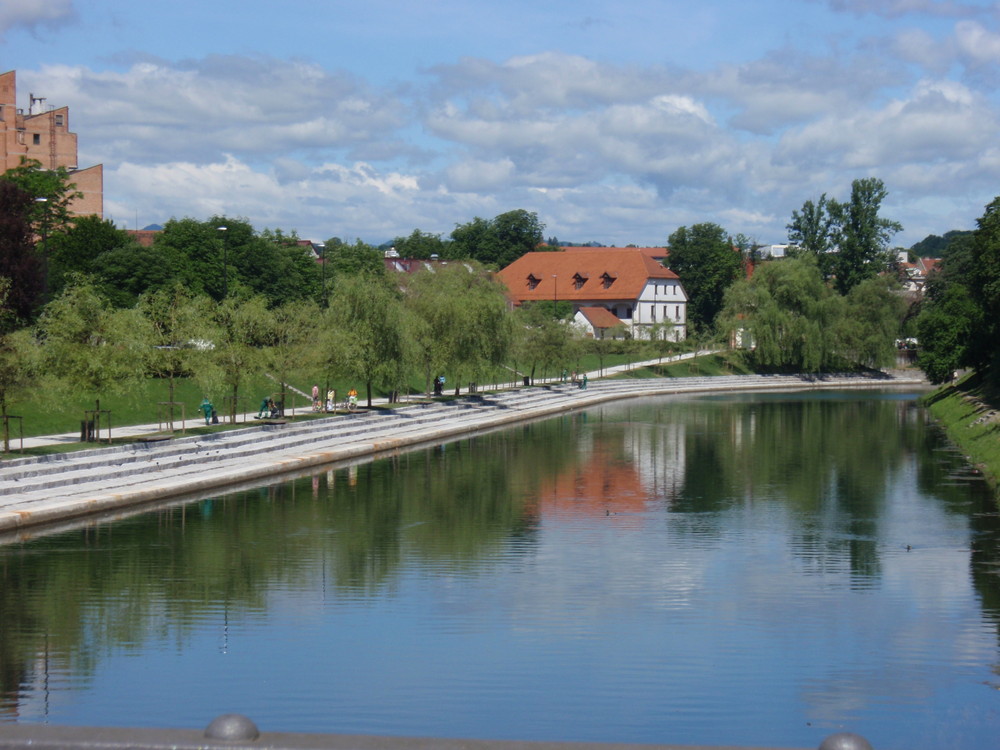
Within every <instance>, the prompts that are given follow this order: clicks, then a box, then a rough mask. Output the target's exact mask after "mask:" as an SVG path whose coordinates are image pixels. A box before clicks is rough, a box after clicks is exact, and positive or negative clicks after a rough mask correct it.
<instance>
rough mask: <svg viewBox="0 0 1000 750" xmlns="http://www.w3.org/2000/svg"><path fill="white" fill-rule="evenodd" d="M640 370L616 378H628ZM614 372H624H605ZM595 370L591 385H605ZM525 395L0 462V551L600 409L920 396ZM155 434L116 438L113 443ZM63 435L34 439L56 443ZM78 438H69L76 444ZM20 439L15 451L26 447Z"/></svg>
mask: <svg viewBox="0 0 1000 750" xmlns="http://www.w3.org/2000/svg"><path fill="white" fill-rule="evenodd" d="M639 366H641V364H636V365H630V366H627V367H639ZM616 369H625V368H624V367H623V368H616ZM613 372H614V370H606V371H605V372H604V373H602V374H603V375H608V374H613ZM595 375H597V373H589V374H588V378H589V383H588V387H587V388H586V389H582V388H579V387H578V386H577V385H575V384H571V383H565V384H562V383H555V384H550V385H542V386H537V385H536V386H528V387H521V388H515V389H510V390H501V391H489V392H485V393H478V394H472V395H468V396H464V397H462V398H459V399H454V400H450V399H449V400H434V401H429V402H421V403H419V404H413V405H408V406H407V405H402V406H399V407H397V408H394V409H385V410H371V411H367V410H364V409H361V410H359V411H357V412H355V413H349V414H340V415H336V416H330V417H326V418H320V419H312V420H307V421H301V422H281V421H277V422H274V423H269V422H264V423H257V424H254V423H248V425H247V427H245V428H242V429H235V430H226V431H220V432H218V433H214V434H211V435H200V436H190V437H174V438H170V439H167V440H159V441H148V442H141V441H140V442H136V443H130V444H126V445H118V446H108V447H103V448H88V449H85V450H80V451H75V452H71V453H61V454H53V455H47V456H40V457H32V458H16V459H11V460H8V461H4V462H3V463H0V542H9V541H16V540H17V539H22V538H30V537H31V536H34V535H36V534H40V533H45V530H52V529H54V528H58V527H62V526H65V525H67V524H69V525H72V524H77V523H79V522H80V520H81V519H85V518H92V519H94V520H101V519H115V518H120V517H124V516H126V515H131V514H134V513H136V512H141V511H143V510H146V509H147V508H149V507H152V506H153V505H157V504H161V503H182V502H188V501H190V500H195V499H199V498H204V497H210V496H212V495H214V494H218V493H220V492H222V491H228V490H230V489H238V488H239V487H241V486H252V485H257V484H261V483H265V482H267V481H268V480H275V481H279V480H283V479H287V478H288V477H289V476H295V475H303V474H308V473H310V472H312V471H314V470H315V469H316V468H318V467H325V466H331V465H343V464H346V463H351V462H356V461H361V460H367V459H369V458H372V457H377V456H383V455H392V454H394V453H398V452H400V451H403V450H407V449H412V448H417V447H421V446H426V445H431V444H435V443H440V442H445V441H447V440H451V439H457V438H461V437H463V436H467V435H470V434H474V433H478V432H483V431H487V430H491V429H496V428H500V427H504V426H507V425H510V424H515V423H518V422H523V421H527V420H531V419H538V418H544V417H550V416H553V415H558V414H565V413H568V412H571V411H575V410H578V409H583V408H586V407H589V406H593V405H595V404H599V403H602V402H606V401H611V400H616V399H625V398H637V397H644V396H663V395H683V394H697V393H706V392H710V393H724V392H734V391H802V390H814V389H842V388H868V389H873V388H899V387H902V388H917V387H928V386H927V382H926V380H924V378H923V377H922V375H921V374H920V373H917V372H912V373H911V372H904V373H899V372H894V373H881V374H875V375H822V376H798V375H734V376H713V377H687V378H645V379H639V378H636V379H599V378H597V377H595ZM154 429H156V426H155V425H154V426H150V425H139V426H135V427H131V428H128V427H122V428H116V429H115V434H116V436H118V437H123V436H127V435H129V434H130V431H131V434H133V435H142V434H148V433H150V432H151V431H153V430H154ZM71 437H72V436H52V437H50V438H34V439H31V440H35V441H47V442H50V443H54V442H65V441H66V440H68V439H70V438H71ZM78 439H79V437H78V436H76V440H78ZM28 441H29V439H27V438H26V439H25V443H26V444H29V442H28Z"/></svg>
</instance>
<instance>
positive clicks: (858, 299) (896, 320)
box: [837, 275, 906, 368]
mask: <svg viewBox="0 0 1000 750" xmlns="http://www.w3.org/2000/svg"><path fill="white" fill-rule="evenodd" d="M898 291H899V285H898V284H897V283H896V282H895V280H894V279H892V277H891V276H888V275H885V276H877V277H874V278H870V279H867V280H865V281H862V282H861V283H860V284H858V285H856V286H855V287H854V288H853V289H851V290H850V292H848V293H847V297H846V299H845V303H846V304H845V308H844V310H843V314H842V316H841V319H840V323H839V327H838V328H839V330H838V335H839V341H838V342H837V345H838V353H839V355H840V356H841V357H842V358H843V359H844V360H846V361H847V362H851V363H855V364H859V365H861V366H863V367H870V368H880V367H886V366H888V365H890V364H892V362H893V360H894V358H895V341H896V339H897V338H898V337H899V332H900V325H901V321H902V319H903V315H904V313H905V311H906V304H905V302H904V301H903V299H902V297H900V295H899V294H898Z"/></svg>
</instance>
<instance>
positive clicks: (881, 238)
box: [834, 177, 903, 294]
mask: <svg viewBox="0 0 1000 750" xmlns="http://www.w3.org/2000/svg"><path fill="white" fill-rule="evenodd" d="M888 194H889V193H888V191H887V190H886V189H885V185H883V184H882V180H879V179H877V178H875V177H868V178H865V179H861V180H854V182H852V183H851V199H850V202H849V203H847V204H840V206H839V209H840V210H839V214H840V215H839V216H838V218H839V223H840V227H839V229H840V231H839V237H838V239H839V243H838V250H837V253H836V254H835V256H834V274H835V275H836V286H837V289H838V290H839V291H840V293H841V294H847V293H848V292H849V291H850V290H851V289H853V288H854V287H855V286H857V285H858V284H860V283H861V282H862V281H864V280H865V279H870V278H873V277H875V276H877V275H878V274H880V273H882V272H883V271H885V270H886V269H887V268H888V267H889V265H890V264H891V262H892V260H893V254H892V252H891V250H890V248H889V242H890V241H891V240H892V237H893V235H895V234H896V233H897V232H901V231H902V230H903V226H902V224H900V223H899V222H898V221H892V220H891V219H885V218H882V217H880V216H879V211H880V210H881V206H882V201H883V200H885V197H886V196H887V195H888Z"/></svg>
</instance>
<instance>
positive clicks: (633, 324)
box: [497, 247, 687, 341]
mask: <svg viewBox="0 0 1000 750" xmlns="http://www.w3.org/2000/svg"><path fill="white" fill-rule="evenodd" d="M497 276H498V277H499V278H500V279H501V280H502V281H503V282H504V283H505V284H506V285H507V293H508V295H509V296H510V298H511V300H512V301H513V303H514V304H515V305H521V304H524V303H525V302H534V301H542V300H545V301H552V302H560V301H563V302H570V303H572V305H573V313H574V322H575V323H576V324H577V325H579V326H581V327H583V328H584V329H585V330H586V331H587V333H588V334H589V335H592V336H594V337H595V338H604V337H605V336H606V335H607V336H614V337H621V336H624V335H626V334H627V335H631V336H635V337H638V338H649V337H650V336H651V335H652V331H653V327H654V326H657V325H662V324H667V325H668V326H672V328H671V330H670V332H669V333H668V334H666V335H668V336H669V337H670V338H672V339H674V340H675V341H680V340H681V339H683V338H684V337H685V336H686V329H687V294H686V293H685V291H684V287H683V286H682V285H681V280H680V279H679V278H678V277H677V274H675V273H674V272H673V271H671V270H669V269H668V268H666V267H665V266H664V265H663V264H662V263H659V262H657V261H656V260H654V259H653V258H651V257H650V256H649V254H647V253H645V252H643V249H641V248H604V247H600V248H574V249H573V250H570V251H556V252H533V253H526V254H525V255H523V256H521V257H520V258H518V259H517V260H516V261H514V262H513V263H511V264H510V265H509V266H507V267H506V268H503V269H501V270H500V271H499V272H498V273H497ZM594 308H600V309H601V310H604V311H605V312H607V313H609V314H610V315H611V316H613V318H614V320H613V321H612V318H610V317H608V316H607V315H604V314H602V313H599V312H598V311H597V310H595V309H594ZM584 310H586V312H584ZM660 335H663V333H661V334H660Z"/></svg>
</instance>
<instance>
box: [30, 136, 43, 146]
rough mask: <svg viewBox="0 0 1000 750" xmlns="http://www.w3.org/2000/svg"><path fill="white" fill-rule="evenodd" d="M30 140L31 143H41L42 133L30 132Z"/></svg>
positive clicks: (37, 144)
mask: <svg viewBox="0 0 1000 750" xmlns="http://www.w3.org/2000/svg"><path fill="white" fill-rule="evenodd" d="M31 142H32V143H33V144H35V145H36V146H40V145H41V143H42V135H41V133H32V135H31Z"/></svg>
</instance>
